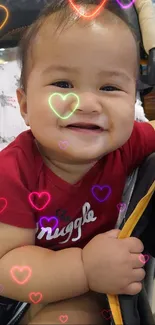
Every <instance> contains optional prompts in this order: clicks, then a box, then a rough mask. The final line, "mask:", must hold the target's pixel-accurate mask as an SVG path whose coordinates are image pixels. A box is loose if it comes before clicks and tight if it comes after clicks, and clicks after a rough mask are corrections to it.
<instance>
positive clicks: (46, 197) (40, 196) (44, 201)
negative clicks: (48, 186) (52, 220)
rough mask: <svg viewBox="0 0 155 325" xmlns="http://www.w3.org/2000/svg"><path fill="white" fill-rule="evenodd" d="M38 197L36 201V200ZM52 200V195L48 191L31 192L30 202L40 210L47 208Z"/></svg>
mask: <svg viewBox="0 0 155 325" xmlns="http://www.w3.org/2000/svg"><path fill="white" fill-rule="evenodd" d="M35 199H36V202H34V201H35ZM50 200H51V195H50V194H49V193H48V192H41V193H39V192H32V193H30V194H29V202H30V203H31V205H32V207H33V208H35V209H36V210H38V211H41V210H43V209H45V208H46V206H47V205H48V203H49V202H50Z"/></svg>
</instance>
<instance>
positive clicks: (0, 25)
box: [0, 5, 9, 29]
mask: <svg viewBox="0 0 155 325" xmlns="http://www.w3.org/2000/svg"><path fill="white" fill-rule="evenodd" d="M0 9H3V10H4V11H5V13H6V15H5V18H4V20H3V21H2V23H1V24H0V29H2V28H3V27H4V25H5V24H6V22H7V20H8V18H9V12H8V9H7V8H6V7H5V6H3V5H0Z"/></svg>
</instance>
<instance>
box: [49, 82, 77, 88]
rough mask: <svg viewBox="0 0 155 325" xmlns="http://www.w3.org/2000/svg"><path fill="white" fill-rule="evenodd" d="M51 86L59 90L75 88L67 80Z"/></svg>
mask: <svg viewBox="0 0 155 325" xmlns="http://www.w3.org/2000/svg"><path fill="white" fill-rule="evenodd" d="M51 85H52V86H56V87H59V88H73V85H72V84H71V83H70V82H68V81H65V80H63V81H57V82H54V83H52V84H51Z"/></svg>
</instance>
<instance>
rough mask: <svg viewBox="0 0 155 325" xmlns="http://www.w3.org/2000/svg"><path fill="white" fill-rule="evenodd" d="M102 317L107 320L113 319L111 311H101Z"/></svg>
mask: <svg viewBox="0 0 155 325" xmlns="http://www.w3.org/2000/svg"><path fill="white" fill-rule="evenodd" d="M101 315H102V316H103V317H104V318H105V319H106V320H109V319H110V318H111V317H112V314H111V310H110V309H103V310H102V311H101Z"/></svg>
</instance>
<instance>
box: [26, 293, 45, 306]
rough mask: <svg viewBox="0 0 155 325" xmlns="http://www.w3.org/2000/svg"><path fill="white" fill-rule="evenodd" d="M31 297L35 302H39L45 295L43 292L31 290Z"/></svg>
mask: <svg viewBox="0 0 155 325" xmlns="http://www.w3.org/2000/svg"><path fill="white" fill-rule="evenodd" d="M29 298H30V300H31V301H32V302H33V304H38V302H40V301H41V299H42V298H43V295H42V293H41V292H31V293H30V294H29Z"/></svg>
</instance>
